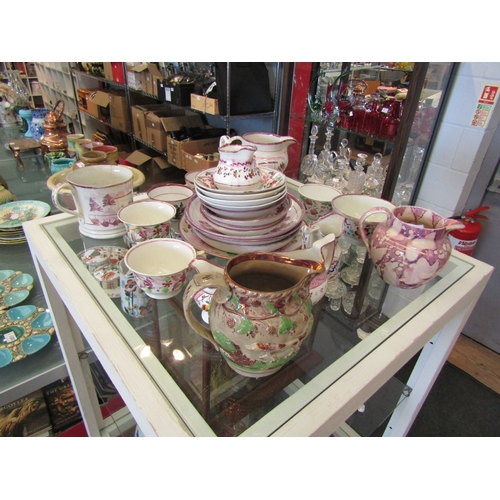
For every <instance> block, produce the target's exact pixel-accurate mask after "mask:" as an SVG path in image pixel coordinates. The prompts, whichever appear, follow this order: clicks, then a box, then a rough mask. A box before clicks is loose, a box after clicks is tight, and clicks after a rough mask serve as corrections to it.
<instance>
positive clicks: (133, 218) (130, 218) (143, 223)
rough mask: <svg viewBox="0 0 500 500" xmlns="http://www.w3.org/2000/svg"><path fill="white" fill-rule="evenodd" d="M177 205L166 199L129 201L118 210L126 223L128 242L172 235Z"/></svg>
mask: <svg viewBox="0 0 500 500" xmlns="http://www.w3.org/2000/svg"><path fill="white" fill-rule="evenodd" d="M174 215H175V207H174V206H173V205H171V204H170V203H167V202H165V201H155V200H141V201H136V202H134V203H129V204H128V205H126V206H125V207H122V208H121V209H120V210H119V211H118V219H120V221H121V222H123V224H124V225H125V229H126V237H127V242H128V243H129V244H137V243H140V242H143V241H146V240H152V239H158V238H167V237H168V236H169V235H170V227H171V225H172V219H173V217H174Z"/></svg>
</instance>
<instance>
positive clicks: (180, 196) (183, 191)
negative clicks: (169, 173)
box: [148, 183, 194, 220]
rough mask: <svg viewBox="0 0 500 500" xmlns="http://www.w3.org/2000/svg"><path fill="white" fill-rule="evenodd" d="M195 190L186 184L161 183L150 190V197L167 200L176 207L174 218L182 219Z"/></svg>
mask: <svg viewBox="0 0 500 500" xmlns="http://www.w3.org/2000/svg"><path fill="white" fill-rule="evenodd" d="M193 195H194V190H193V189H191V188H190V187H188V186H184V184H173V183H167V184H160V185H158V186H154V187H152V188H150V189H149V190H148V197H149V198H151V199H152V200H156V201H166V202H167V203H170V204H171V205H173V206H174V207H175V210H176V212H175V215H174V219H175V220H177V219H180V218H181V216H182V214H183V213H184V209H185V208H186V204H187V202H188V200H189V199H190V198H191V197H192V196H193Z"/></svg>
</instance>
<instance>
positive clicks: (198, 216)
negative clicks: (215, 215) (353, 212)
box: [185, 198, 304, 244]
mask: <svg viewBox="0 0 500 500" xmlns="http://www.w3.org/2000/svg"><path fill="white" fill-rule="evenodd" d="M201 207H202V204H201V202H200V200H199V199H196V198H193V199H192V200H190V203H189V205H188V206H187V207H186V211H185V216H186V218H187V220H188V222H189V223H190V224H191V225H192V226H193V227H194V228H195V229H196V230H198V232H201V233H202V234H203V235H206V236H208V237H213V238H217V239H220V240H221V241H226V242H230V243H235V244H242V243H249V242H255V243H258V242H262V243H270V242H272V241H276V240H278V239H281V238H283V237H285V236H286V235H287V234H289V233H290V232H292V231H294V230H296V229H297V228H298V227H299V226H300V225H301V224H302V220H303V218H304V210H303V207H302V206H301V205H299V204H298V203H293V202H292V204H291V206H290V209H289V210H288V211H287V214H286V216H285V217H284V218H283V220H281V221H278V223H276V224H273V226H272V227H273V229H272V231H271V234H268V233H269V230H267V231H266V232H264V233H260V234H257V235H255V234H250V231H249V232H247V231H245V228H240V229H239V233H238V232H236V233H234V232H233V233H230V234H229V235H228V234H226V233H224V232H223V231H222V228H220V226H217V225H216V224H214V223H213V222H211V221H210V220H208V219H207V218H206V217H205V215H204V213H203V211H202V210H201ZM233 231H234V229H233Z"/></svg>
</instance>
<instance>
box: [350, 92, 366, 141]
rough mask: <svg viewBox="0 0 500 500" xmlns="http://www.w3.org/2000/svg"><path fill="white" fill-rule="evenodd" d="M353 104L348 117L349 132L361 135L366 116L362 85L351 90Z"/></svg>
mask: <svg viewBox="0 0 500 500" xmlns="http://www.w3.org/2000/svg"><path fill="white" fill-rule="evenodd" d="M353 94H354V103H353V105H352V114H351V116H350V117H349V130H352V131H353V132H359V133H361V132H362V131H363V125H364V120H365V114H366V98H365V94H364V91H363V87H362V85H356V86H355V87H354V89H353Z"/></svg>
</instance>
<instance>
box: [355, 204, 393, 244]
mask: <svg viewBox="0 0 500 500" xmlns="http://www.w3.org/2000/svg"><path fill="white" fill-rule="evenodd" d="M381 212H383V213H385V214H387V218H388V219H389V218H390V217H391V212H390V211H389V210H387V208H385V207H374V208H371V209H370V210H368V211H367V212H365V213H364V214H363V215H362V216H361V218H360V219H359V232H360V234H361V238H362V240H363V243H364V244H365V247H366V249H367V250H368V252H370V242H369V240H368V235H367V234H366V230H365V226H364V224H365V219H366V218H367V217H370V215H373V214H379V213H381Z"/></svg>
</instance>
